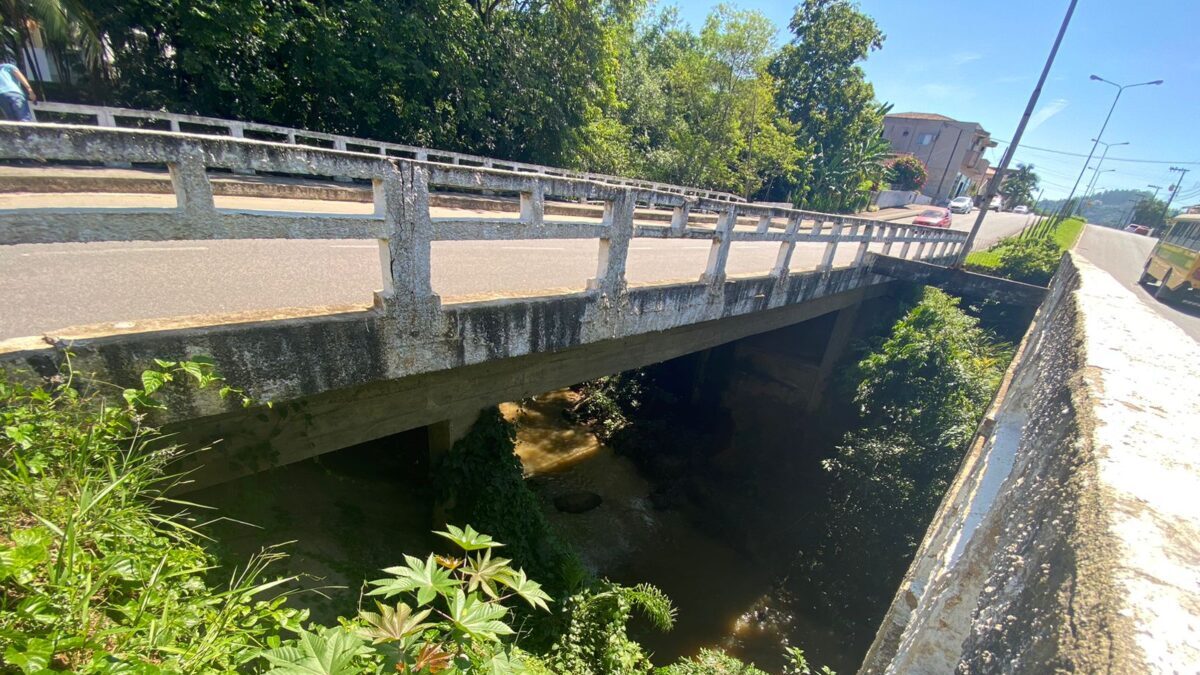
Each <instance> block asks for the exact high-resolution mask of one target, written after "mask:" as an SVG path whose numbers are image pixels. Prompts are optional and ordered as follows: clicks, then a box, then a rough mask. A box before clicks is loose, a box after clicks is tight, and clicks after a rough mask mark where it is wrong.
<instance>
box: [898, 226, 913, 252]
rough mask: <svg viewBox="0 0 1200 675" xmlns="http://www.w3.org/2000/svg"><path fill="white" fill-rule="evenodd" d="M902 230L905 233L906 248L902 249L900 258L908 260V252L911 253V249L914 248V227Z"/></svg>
mask: <svg viewBox="0 0 1200 675" xmlns="http://www.w3.org/2000/svg"><path fill="white" fill-rule="evenodd" d="M901 230H902V231H903V236H904V240H905V241H904V246H902V247H900V257H901V258H904V259H905V260H907V259H908V251H909V249H911V248H912V237H913V228H912V227H904V228H901Z"/></svg>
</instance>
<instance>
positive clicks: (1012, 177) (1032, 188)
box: [1000, 164, 1040, 209]
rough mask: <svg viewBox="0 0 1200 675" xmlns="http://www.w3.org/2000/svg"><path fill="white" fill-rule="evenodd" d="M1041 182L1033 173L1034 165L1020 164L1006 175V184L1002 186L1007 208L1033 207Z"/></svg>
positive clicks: (1001, 189) (1001, 190)
mask: <svg viewBox="0 0 1200 675" xmlns="http://www.w3.org/2000/svg"><path fill="white" fill-rule="evenodd" d="M1039 181H1040V179H1039V178H1038V175H1037V174H1036V173H1034V172H1033V165H1032V164H1018V165H1017V168H1016V169H1013V170H1011V171H1009V172H1008V173H1007V174H1005V176H1004V182H1003V183H1001V184H1000V194H1001V195H1003V196H1004V206H1005V208H1008V209H1011V208H1013V207H1016V206H1022V205H1024V206H1030V205H1032V203H1033V195H1034V193H1035V192H1037V189H1038V182H1039Z"/></svg>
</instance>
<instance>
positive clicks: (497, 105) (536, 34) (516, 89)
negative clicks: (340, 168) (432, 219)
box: [89, 0, 638, 163]
mask: <svg viewBox="0 0 1200 675" xmlns="http://www.w3.org/2000/svg"><path fill="white" fill-rule="evenodd" d="M89 6H91V7H92V11H93V12H94V14H95V16H96V18H97V21H98V22H99V24H100V26H101V28H102V30H103V32H104V33H105V34H106V35H107V36H108V39H109V40H110V42H111V44H112V51H113V54H114V57H115V64H114V66H115V69H116V71H117V73H118V75H119V77H118V79H117V81H116V83H115V86H114V91H113V98H114V99H115V102H118V103H120V104H123V105H129V106H131V107H140V108H150V109H170V110H174V111H178V112H194V113H200V114H208V115H215V116H224V117H234V118H240V119H253V120H257V121H262V122H271V123H276V124H283V125H287V126H295V127H302V128H307V129H314V130H318V131H326V132H331V133H343V134H350V135H357V136H365V137H369V138H375V139H379V140H385V141H396V142H403V143H412V144H418V145H430V146H435V147H439V148H444V149H447V150H458V151H466V152H476V153H480V154H487V155H492V156H496V157H505V158H510V159H514V160H525V161H534V162H543V163H563V162H564V160H565V158H566V157H567V155H568V153H569V150H570V143H571V140H572V138H573V131H574V130H576V129H578V128H580V127H582V126H584V125H586V124H587V123H588V121H589V114H590V110H591V108H590V107H589V106H591V105H594V104H596V102H597V101H603V100H604V99H605V97H611V95H612V91H613V87H614V86H615V84H614V83H615V73H616V67H615V52H614V50H615V48H616V46H617V45H618V44H619V41H617V40H615V39H614V34H616V33H619V32H620V31H621V30H624V28H623V27H625V26H628V25H630V17H631V16H633V15H634V14H635V13H636V11H637V7H638V5H637V3H636V2H634V1H633V0H592V1H588V2H558V1H556V0H522V1H518V0H492V1H489V2H470V1H468V0H445V1H441V0H411V1H410V2H402V3H400V2H396V3H384V2H378V1H377V0H326V1H325V2H320V3H317V2H311V1H310V0H89Z"/></svg>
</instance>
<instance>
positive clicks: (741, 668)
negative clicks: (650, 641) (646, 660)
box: [654, 649, 767, 675]
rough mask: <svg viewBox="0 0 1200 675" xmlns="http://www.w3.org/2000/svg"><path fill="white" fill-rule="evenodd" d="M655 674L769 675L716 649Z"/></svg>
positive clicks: (701, 652)
mask: <svg viewBox="0 0 1200 675" xmlns="http://www.w3.org/2000/svg"><path fill="white" fill-rule="evenodd" d="M654 672H655V675H767V673H766V672H765V671H762V670H759V669H758V668H755V667H754V664H749V665H747V664H745V663H742V662H741V661H739V660H738V659H735V658H733V657H732V656H730V655H728V654H726V653H725V652H722V651H718V650H715V649H701V650H700V653H699V654H697V655H696V656H693V657H691V658H687V659H683V660H682V661H680V662H679V663H675V664H672V665H670V666H666V667H665V668H659V669H658V670H656V671H654Z"/></svg>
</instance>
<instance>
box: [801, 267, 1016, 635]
mask: <svg viewBox="0 0 1200 675" xmlns="http://www.w3.org/2000/svg"><path fill="white" fill-rule="evenodd" d="M1008 360H1009V352H1008V350H1007V349H1005V348H1003V347H1002V346H999V345H997V343H996V342H995V341H994V338H993V337H992V336H991V335H990V334H989V333H988V332H987V331H984V330H983V329H981V328H980V327H979V321H978V319H976V318H974V317H971V316H969V315H967V314H966V313H965V312H963V311H962V310H961V309H959V307H958V300H957V299H955V298H953V297H951V296H949V295H947V294H945V293H943V292H942V291H939V290H936V289H933V288H926V289H925V291H924V293H923V295H922V296H921V298H920V301H919V302H918V303H917V304H916V305H915V306H914V307H913V308H912V309H911V310H909V311H908V312H907V313H906V314H905V315H904V316H903V317H902V318H901V319H900V320H899V321H897V322H896V323H895V325H894V326H892V328H891V330H890V331H889V332H888V334H887V335H886V336H884V337H882V338H879V339H876V340H875V341H873V342H871V343H870V344H869V345H868V346H867V348H866V349H865V350H864V352H863V353H862V355H861V357H860V358H859V359H858V361H857V362H856V363H854V365H852V366H851V367H850V368H849V369H848V371H847V372H846V374H845V384H846V388H847V389H848V391H849V396H848V398H849V399H850V401H851V402H852V403H853V405H854V407H855V409H856V410H857V411H858V414H857V416H856V420H855V421H854V423H853V424H852V428H851V429H850V430H849V431H847V432H846V433H845V434H844V435H843V437H842V438H841V441H840V442H839V443H837V445H836V448H835V450H834V452H833V454H832V456H831V457H829V458H828V459H827V460H825V461H824V467H825V469H826V471H827V472H828V476H829V478H830V482H829V486H828V498H827V502H826V507H825V508H826V509H827V512H826V513H817V514H814V515H813V516H812V522H823V523H825V524H826V525H825V527H824V531H823V533H822V535H821V537H820V538H819V540H818V541H816V542H814V543H813V544H811V545H810V546H809V547H808V549H806V550H802V551H801V552H800V555H799V557H798V559H797V563H798V568H797V570H796V573H797V574H798V575H803V577H804V578H805V579H807V580H808V581H809V582H810V583H811V584H812V587H813V588H815V589H818V590H819V593H820V595H821V596H822V597H823V598H824V603H825V605H826V606H827V607H829V608H832V609H831V616H830V619H831V620H832V621H834V622H835V623H838V624H843V625H846V626H849V627H850V628H851V629H852V630H855V631H873V630H874V628H875V626H876V624H877V622H878V617H879V615H880V613H881V612H882V611H883V609H884V608H886V607H887V606H888V603H889V601H890V599H891V597H892V595H893V594H894V593H895V589H896V587H897V586H898V584H899V582H900V579H901V577H902V576H903V574H904V571H905V569H906V567H907V564H908V562H909V561H910V560H911V559H912V556H913V553H914V552H915V551H916V548H917V546H918V545H919V543H920V540H921V537H922V535H923V533H924V532H925V528H926V527H927V525H928V523H929V521H930V519H931V518H932V516H933V514H934V512H935V511H936V509H937V505H938V503H939V502H940V501H941V498H942V495H943V494H944V493H945V491H946V489H947V488H948V486H949V484H950V482H951V481H952V480H953V477H954V474H955V472H956V470H957V468H958V465H959V463H960V461H961V459H962V456H963V453H964V451H965V449H966V447H967V444H968V442H969V441H970V440H971V438H972V437H973V435H974V432H975V429H976V426H977V425H978V424H979V421H980V419H981V418H982V417H983V414H984V412H985V410H986V408H987V406H988V404H989V402H990V401H991V399H992V396H993V395H994V393H995V391H996V388H997V386H998V385H999V382H1000V378H1001V376H1002V375H1003V371H1004V368H1005V366H1006V364H1007V363H1008Z"/></svg>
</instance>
